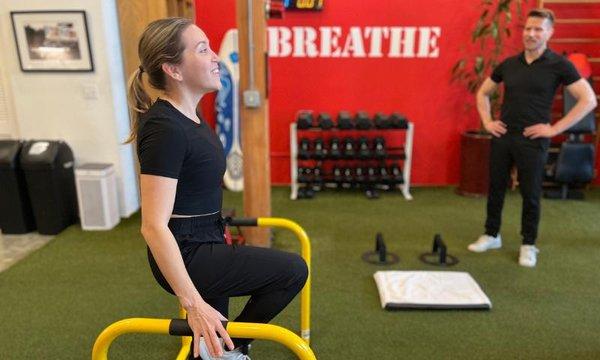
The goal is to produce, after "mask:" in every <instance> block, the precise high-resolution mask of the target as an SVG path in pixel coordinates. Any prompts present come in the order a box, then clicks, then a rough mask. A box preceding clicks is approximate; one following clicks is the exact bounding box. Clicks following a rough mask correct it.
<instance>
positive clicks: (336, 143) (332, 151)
mask: <svg viewBox="0 0 600 360" xmlns="http://www.w3.org/2000/svg"><path fill="white" fill-rule="evenodd" d="M329 157H330V158H332V159H339V158H341V157H342V151H341V149H340V139H338V138H333V139H331V143H330V144H329Z"/></svg>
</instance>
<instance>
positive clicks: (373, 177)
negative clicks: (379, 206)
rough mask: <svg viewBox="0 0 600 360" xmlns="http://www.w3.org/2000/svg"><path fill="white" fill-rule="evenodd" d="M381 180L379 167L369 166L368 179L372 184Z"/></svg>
mask: <svg viewBox="0 0 600 360" xmlns="http://www.w3.org/2000/svg"><path fill="white" fill-rule="evenodd" d="M378 180H379V176H378V174H377V169H376V168H374V167H368V168H367V181H368V182H369V183H371V184H375V183H376V182H377V181H378Z"/></svg>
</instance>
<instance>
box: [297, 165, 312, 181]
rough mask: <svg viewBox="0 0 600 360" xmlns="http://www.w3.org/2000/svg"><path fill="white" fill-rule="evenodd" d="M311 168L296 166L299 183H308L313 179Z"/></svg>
mask: <svg viewBox="0 0 600 360" xmlns="http://www.w3.org/2000/svg"><path fill="white" fill-rule="evenodd" d="M312 173H313V169H312V168H308V167H299V168H298V177H297V179H298V182H299V183H309V182H312V181H313V174H312Z"/></svg>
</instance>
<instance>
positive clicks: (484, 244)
mask: <svg viewBox="0 0 600 360" xmlns="http://www.w3.org/2000/svg"><path fill="white" fill-rule="evenodd" d="M501 247H502V238H501V237H500V234H498V235H497V236H489V235H486V234H483V235H481V236H480V237H479V239H477V241H475V242H474V243H472V244H470V245H469V246H468V249H469V250H471V251H473V252H478V253H479V252H484V251H488V250H490V249H500V248H501Z"/></svg>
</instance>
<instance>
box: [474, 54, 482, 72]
mask: <svg viewBox="0 0 600 360" xmlns="http://www.w3.org/2000/svg"><path fill="white" fill-rule="evenodd" d="M473 70H475V73H476V74H477V75H478V76H480V75H481V73H482V72H483V56H477V57H476V58H475V65H473Z"/></svg>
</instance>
